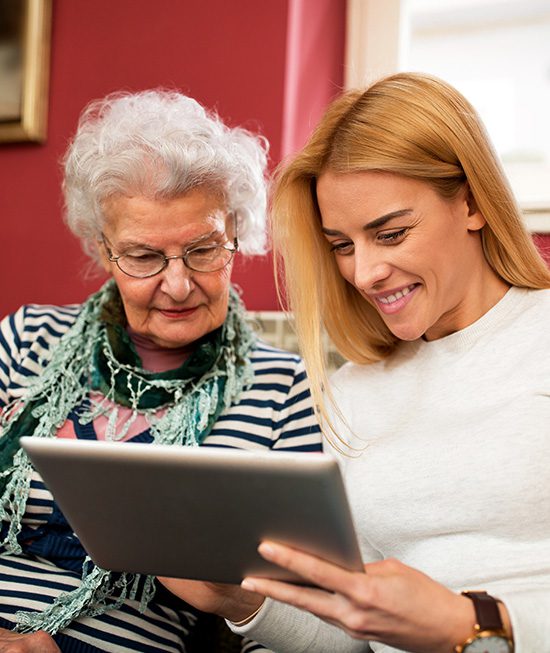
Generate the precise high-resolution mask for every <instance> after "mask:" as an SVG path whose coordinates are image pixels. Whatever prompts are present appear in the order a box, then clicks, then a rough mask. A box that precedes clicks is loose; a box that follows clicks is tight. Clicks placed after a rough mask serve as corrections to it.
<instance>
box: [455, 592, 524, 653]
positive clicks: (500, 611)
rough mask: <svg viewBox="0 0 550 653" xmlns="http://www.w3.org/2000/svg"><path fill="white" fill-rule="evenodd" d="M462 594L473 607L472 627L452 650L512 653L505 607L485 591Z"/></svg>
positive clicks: (463, 652) (511, 641)
mask: <svg viewBox="0 0 550 653" xmlns="http://www.w3.org/2000/svg"><path fill="white" fill-rule="evenodd" d="M462 594H463V596H464V597H467V599H468V600H469V601H471V604H472V606H473V609H474V625H473V627H472V629H471V630H470V634H469V635H468V636H467V638H466V639H464V638H462V639H461V640H458V641H457V643H456V644H455V646H454V648H453V649H452V650H453V651H455V653H474V651H484V652H486V653H497V652H498V653H504V652H506V653H513V651H514V641H513V637H512V628H511V623H510V618H509V615H508V610H507V609H506V606H505V605H504V604H503V603H502V602H501V601H500V600H499V599H498V598H495V597H494V596H491V595H490V594H488V593H487V592H486V591H485V590H468V591H465V592H462ZM455 641H456V640H455Z"/></svg>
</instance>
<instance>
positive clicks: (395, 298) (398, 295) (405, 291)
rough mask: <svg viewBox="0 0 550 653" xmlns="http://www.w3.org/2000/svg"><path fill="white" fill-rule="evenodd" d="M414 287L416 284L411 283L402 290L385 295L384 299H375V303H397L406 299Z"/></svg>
mask: <svg viewBox="0 0 550 653" xmlns="http://www.w3.org/2000/svg"><path fill="white" fill-rule="evenodd" d="M416 286H417V284H416V283H412V284H411V285H410V286H407V287H406V288H403V289H402V290H398V291H397V292H396V293H392V294H391V295H386V296H385V297H376V301H377V302H380V303H381V304H395V302H397V301H399V300H400V299H402V298H403V297H406V296H407V295H408V294H409V293H410V292H411V291H412V290H414V289H415V288H416Z"/></svg>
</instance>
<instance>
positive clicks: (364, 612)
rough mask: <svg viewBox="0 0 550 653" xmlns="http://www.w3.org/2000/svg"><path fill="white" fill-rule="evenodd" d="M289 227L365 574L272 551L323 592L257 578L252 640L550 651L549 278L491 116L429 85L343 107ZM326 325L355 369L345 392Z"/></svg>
mask: <svg viewBox="0 0 550 653" xmlns="http://www.w3.org/2000/svg"><path fill="white" fill-rule="evenodd" d="M273 227H274V235H275V245H276V252H277V253H278V255H279V257H280V259H282V261H283V262H284V270H285V275H286V286H287V293H288V298H289V304H290V308H291V309H292V310H293V311H294V313H295V316H296V321H297V326H298V330H299V334H300V337H301V345H302V351H303V354H304V357H305V359H306V365H307V366H308V371H309V374H310V377H311V382H312V385H313V393H314V396H315V399H316V403H317V404H318V405H320V406H321V409H320V410H321V414H322V416H323V417H324V421H325V431H326V433H327V437H328V439H329V440H331V441H332V444H333V445H335V448H336V449H337V450H340V451H341V452H342V455H341V459H342V467H343V470H344V474H345V477H346V481H347V486H348V491H349V497H350V501H351V504H352V508H353V510H354V514H355V520H356V526H357V530H358V534H359V538H360V543H361V546H362V551H363V556H364V562H365V567H364V571H365V573H352V572H349V571H347V570H345V569H342V568H339V567H336V566H334V565H331V564H328V563H326V562H324V561H322V560H320V559H317V558H315V557H313V556H311V555H308V554H307V553H306V552H302V551H296V550H292V549H289V548H286V547H283V546H280V545H277V544H275V543H272V542H264V543H262V545H261V546H260V551H261V553H262V554H263V555H264V557H265V558H267V559H269V560H271V561H273V562H275V563H277V564H279V565H281V566H282V567H285V568H287V569H291V570H293V571H295V572H298V573H299V574H301V575H302V576H303V577H304V578H305V579H307V580H308V581H310V582H311V583H312V584H313V585H314V586H316V587H299V586H295V585H289V584H284V583H280V582H276V581H270V580H265V579H258V578H248V579H245V581H244V582H243V584H242V587H243V588H244V589H246V590H249V591H252V592H255V593H257V594H259V595H263V596H266V597H269V598H268V599H267V600H266V601H265V602H264V603H263V604H262V606H261V607H259V606H260V599H259V598H258V599H256V603H257V605H258V607H259V609H258V610H257V612H256V613H255V614H254V615H253V614H251V613H250V612H249V614H248V615H247V614H245V612H246V610H245V609H244V607H243V609H242V610H241V611H240V613H238V612H235V611H234V612H233V614H234V615H235V614H238V618H241V617H242V619H243V623H241V625H240V626H236V627H235V626H234V630H235V631H236V632H239V633H242V634H246V635H247V636H250V637H253V638H254V639H256V640H257V641H261V642H262V643H263V644H264V645H266V646H269V648H271V649H273V650H276V651H277V652H278V653H285V652H287V653H299V652H305V651H308V652H313V651H315V652H317V653H321V652H326V653H329V652H330V653H334V652H335V651H337V652H339V653H340V652H342V653H343V652H350V653H351V652H355V651H375V652H376V653H381V652H382V651H383V652H384V653H389V652H390V651H412V652H416V653H442V652H446V651H447V652H449V653H450V652H451V651H456V652H457V653H475V652H479V651H484V652H489V653H511V652H512V651H514V650H515V651H516V653H534V652H535V651H536V652H537V653H542V652H543V651H550V618H549V615H550V501H548V499H547V490H548V481H549V478H550V474H549V471H548V470H549V469H550V427H549V426H548V425H549V424H550V355H549V354H548V352H549V351H550V329H549V328H548V325H549V324H550V291H549V290H548V288H550V274H549V272H548V270H547V268H546V266H545V264H544V262H543V261H542V260H541V258H540V257H539V255H538V254H537V252H536V250H535V248H534V247H533V244H532V241H531V238H530V236H529V234H528V233H527V232H526V230H525V228H524V226H523V224H522V220H521V217H520V213H519V210H518V207H517V205H516V202H515V200H514V198H513V196H512V193H511V191H510V189H509V186H508V184H507V182H506V179H505V177H504V175H503V172H502V170H501V168H500V166H499V164H498V161H497V158H496V156H495V154H494V152H493V150H492V148H491V145H490V143H489V140H488V138H487V135H486V133H485V131H484V129H483V126H482V125H481V123H480V120H479V118H478V117H477V115H476V113H475V111H474V109H473V108H472V106H471V105H470V104H469V103H468V102H467V101H466V100H465V99H464V98H463V97H462V96H461V95H460V94H459V93H458V92H457V91H456V90H455V89H453V88H452V87H451V86H449V85H448V84H446V83H444V82H442V81H440V80H438V79H435V78H432V77H429V76H425V75H420V74H406V73H403V74H397V75H394V76H390V77H387V78H385V79H382V80H380V81H378V82H377V83H375V84H373V85H372V86H371V87H369V88H368V89H367V90H366V91H352V92H349V93H347V94H345V95H343V96H342V97H341V98H340V99H338V100H337V101H335V102H334V104H333V105H332V106H331V107H330V109H329V110H328V112H327V113H326V115H325V117H324V118H323V119H322V121H321V124H320V125H319V127H318V128H317V130H316V132H315V133H314V134H313V136H312V138H311V140H310V141H309V143H308V144H307V145H306V147H305V148H304V150H303V151H302V152H301V153H299V154H298V155H297V157H296V158H295V159H294V161H292V162H291V163H290V165H288V166H287V167H286V168H284V169H283V170H282V171H281V173H280V175H279V177H278V181H277V185H276V190H275V197H274V205H273ZM322 326H324V327H325V328H326V329H327V331H328V333H329V335H330V337H331V338H332V340H333V342H334V343H335V344H336V346H337V347H338V349H339V350H340V351H341V353H342V354H343V355H344V356H345V357H346V358H347V359H349V361H350V362H349V363H347V364H346V365H345V366H344V367H343V368H342V369H341V370H340V371H339V372H338V373H337V374H336V375H335V377H334V378H333V379H332V382H331V385H330V387H331V392H330V393H328V396H324V394H323V388H324V387H327V385H326V375H325V370H324V364H323V355H322V347H321V333H320V332H321V327H322ZM467 590H475V592H470V593H468V594H462V592H465V591H467ZM238 596H239V594H238V592H237V591H235V592H234V594H233V595H232V600H234V601H237V599H238ZM248 596H250V595H248ZM243 597H244V595H241V598H243ZM253 603H254V601H250V602H249V603H248V606H249V607H250V606H252V605H253ZM285 603H286V604H290V605H284V604H285ZM230 604H231V601H229V600H228V601H227V605H230ZM212 605H213V604H212ZM227 605H226V606H222V604H221V603H220V602H219V601H218V603H217V605H216V606H215V609H217V610H218V611H219V612H221V613H223V612H225V613H226V614H229V611H228V607H227ZM210 607H212V606H210ZM309 613H311V614H309ZM247 616H248V621H247ZM232 618H235V616H233V617H232ZM323 622H326V623H323ZM476 624H477V625H476ZM514 647H515V648H514Z"/></svg>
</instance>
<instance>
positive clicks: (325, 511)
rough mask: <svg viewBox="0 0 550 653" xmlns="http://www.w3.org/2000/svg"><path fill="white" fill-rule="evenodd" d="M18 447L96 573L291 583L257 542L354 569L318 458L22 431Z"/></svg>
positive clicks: (342, 502)
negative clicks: (56, 436) (269, 542)
mask: <svg viewBox="0 0 550 653" xmlns="http://www.w3.org/2000/svg"><path fill="white" fill-rule="evenodd" d="M21 444H22V446H23V448H24V449H25V451H26V452H27V454H28V455H29V458H30V459H31V461H32V462H33V464H34V465H35V467H36V469H37V471H38V472H39V473H40V475H41V476H42V478H43V480H44V482H45V483H46V485H47V487H48V488H49V490H50V491H51V492H52V494H53V496H54V499H55V500H56V501H57V503H58V505H59V507H60V508H61V510H62V511H63V513H64V515H65V517H66V518H67V520H68V522H69V524H70V525H71V528H72V529H73V530H74V532H75V533H76V535H77V536H78V537H79V539H80V541H81V542H82V545H83V547H84V549H85V550H86V551H87V553H88V555H89V556H90V557H91V558H92V560H93V561H94V562H95V563H96V564H97V565H99V566H100V567H103V568H105V569H110V570H113V571H127V572H136V573H144V574H153V575H156V576H172V577H179V578H190V579H196V580H206V581H214V582H224V583H239V582H240V581H241V580H242V579H243V578H244V577H245V576H249V575H251V576H264V577H269V578H275V579H281V580H289V581H295V582H299V579H298V578H296V577H295V576H293V575H292V574H290V573H289V572H287V571H286V570H283V569H281V568H279V567H276V566H275V565H273V564H271V563H269V562H267V561H265V560H264V559H263V558H262V557H261V556H260V555H259V554H258V552H257V547H258V544H259V543H260V542H261V541H262V540H264V539H272V540H275V541H278V542H282V543H286V544H289V545H291V546H294V547H296V548H299V549H302V550H304V551H308V552H310V553H313V554H315V555H317V556H320V557H321V558H324V559H326V560H330V561H333V562H335V563H337V564H339V565H341V566H343V567H346V568H348V569H352V570H358V571H359V570H362V569H363V567H362V563H361V555H360V552H359V547H358V544H357V539H356V535H355V531H354V526H353V522H352V516H351V513H350V509H349V506H348V502H347V498H346V493H345V489H344V484H343V481H342V477H341V474H340V470H339V467H338V464H337V462H336V461H335V460H334V459H333V458H332V457H330V456H329V455H327V454H319V453H281V452H274V451H269V452H266V451H253V452H252V451H248V450H235V449H223V448H213V447H177V446H168V445H158V444H138V443H127V442H125V443H115V442H98V441H87V440H68V439H49V438H34V437H23V438H21Z"/></svg>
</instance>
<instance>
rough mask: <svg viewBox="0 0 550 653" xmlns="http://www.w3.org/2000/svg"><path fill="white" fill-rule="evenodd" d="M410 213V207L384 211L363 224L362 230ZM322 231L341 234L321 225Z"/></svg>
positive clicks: (367, 229)
mask: <svg viewBox="0 0 550 653" xmlns="http://www.w3.org/2000/svg"><path fill="white" fill-rule="evenodd" d="M411 213H412V209H400V210H399V211H392V212H391V213H386V214H385V215H381V216H380V217H379V218H376V219H375V220H371V222H367V224H365V225H363V231H370V230H371V229H377V228H378V227H382V226H384V225H385V224H386V222H389V221H390V220H394V219H395V218H402V217H403V216H405V215H409V214H411ZM322 231H323V233H324V234H326V235H327V236H340V235H342V232H341V231H337V230H334V229H325V227H322Z"/></svg>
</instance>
